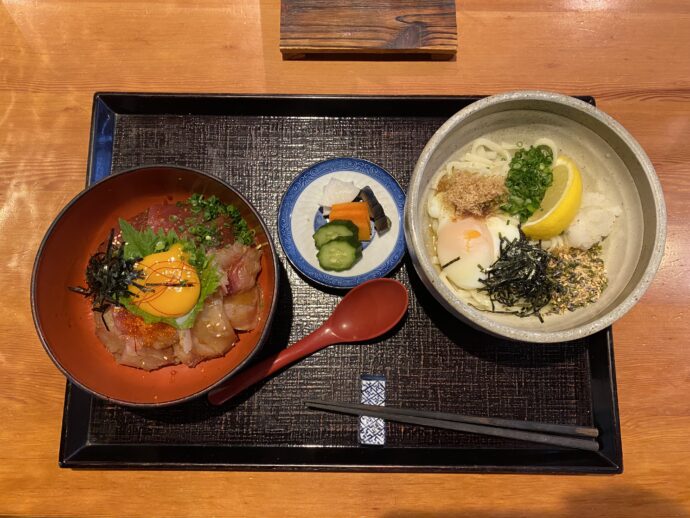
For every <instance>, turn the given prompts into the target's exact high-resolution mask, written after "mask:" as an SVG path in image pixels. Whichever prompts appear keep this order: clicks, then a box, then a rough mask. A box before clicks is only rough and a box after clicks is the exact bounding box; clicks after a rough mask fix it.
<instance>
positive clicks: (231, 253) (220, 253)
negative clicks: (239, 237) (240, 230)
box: [213, 243, 261, 295]
mask: <svg viewBox="0 0 690 518" xmlns="http://www.w3.org/2000/svg"><path fill="white" fill-rule="evenodd" d="M213 253H214V256H215V261H216V264H217V265H218V267H219V268H220V269H221V270H222V271H225V272H226V273H227V283H225V286H226V291H227V293H228V294H230V295H233V294H235V293H241V292H243V291H248V290H250V289H252V288H253V287H254V286H255V285H256V278H257V276H258V275H259V272H260V271H261V250H259V249H257V248H251V247H248V246H246V245H242V244H240V243H234V244H232V245H230V246H228V247H225V248H222V249H218V250H214V251H213ZM222 284H223V283H222Z"/></svg>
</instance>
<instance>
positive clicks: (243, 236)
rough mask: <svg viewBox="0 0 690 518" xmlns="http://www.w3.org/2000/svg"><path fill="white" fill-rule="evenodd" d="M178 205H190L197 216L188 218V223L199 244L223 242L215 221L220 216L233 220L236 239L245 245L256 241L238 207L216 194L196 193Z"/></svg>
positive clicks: (190, 208)
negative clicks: (206, 195)
mask: <svg viewBox="0 0 690 518" xmlns="http://www.w3.org/2000/svg"><path fill="white" fill-rule="evenodd" d="M178 205H179V206H181V207H184V206H188V207H189V210H190V211H191V212H192V214H193V215H194V216H196V218H187V221H186V223H187V225H188V226H189V228H188V231H189V232H190V234H192V236H194V238H195V239H196V241H197V243H199V244H202V245H205V246H208V247H209V248H212V247H215V246H219V245H220V244H221V242H220V240H221V234H220V230H219V229H218V227H217V225H216V223H215V222H214V220H215V219H217V218H219V217H220V216H225V217H227V218H228V219H229V220H230V221H231V222H232V227H233V232H234V235H235V240H236V241H238V242H240V243H242V244H243V245H251V244H252V243H253V242H254V231H253V230H250V228H249V225H248V224H247V221H246V220H245V219H244V218H243V217H242V214H241V213H240V211H239V210H238V209H237V207H235V206H234V205H230V204H225V203H223V202H222V201H221V200H220V199H219V198H218V197H217V196H215V195H212V196H209V197H208V198H206V197H204V195H203V194H198V193H195V194H192V195H191V196H190V197H189V199H188V200H187V201H186V202H180V203H178ZM211 222H214V223H211ZM225 226H226V227H228V226H230V225H227V224H226V225H225Z"/></svg>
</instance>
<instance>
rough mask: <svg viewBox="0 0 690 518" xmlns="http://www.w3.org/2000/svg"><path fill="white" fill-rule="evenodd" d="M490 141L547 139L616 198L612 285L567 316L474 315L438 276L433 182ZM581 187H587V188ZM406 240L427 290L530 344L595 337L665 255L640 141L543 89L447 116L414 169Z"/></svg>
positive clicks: (490, 328)
mask: <svg viewBox="0 0 690 518" xmlns="http://www.w3.org/2000/svg"><path fill="white" fill-rule="evenodd" d="M485 135H493V136H496V137H501V138H510V136H511V135H534V136H543V137H549V138H552V139H553V140H555V141H556V142H557V143H558V144H559V145H560V147H561V148H562V149H563V150H564V151H566V152H567V153H568V154H570V155H571V156H572V157H573V158H574V159H575V160H576V162H577V163H578V164H579V165H580V167H581V169H582V170H583V176H585V177H587V178H589V179H590V181H591V182H603V184H599V185H605V186H606V185H608V186H611V188H613V189H615V190H616V192H617V193H618V194H619V197H620V200H619V201H620V205H621V208H622V215H621V216H620V217H619V218H618V220H617V221H616V226H615V227H614V231H613V232H612V233H611V235H610V236H609V237H608V238H607V240H606V241H608V242H606V241H605V243H604V260H605V261H606V266H607V271H608V277H609V284H608V287H607V288H606V290H605V291H604V293H603V295H602V297H601V298H600V299H599V300H598V301H597V302H596V303H594V304H591V305H589V306H586V307H584V308H580V309H578V310H576V311H573V312H566V313H565V314H564V315H549V316H547V318H546V319H545V321H544V323H541V322H540V321H539V320H538V319H537V318H535V317H529V318H519V317H517V316H514V315H504V314H496V313H491V312H486V311H481V310H478V309H476V308H474V307H473V306H471V305H470V304H468V303H466V302H463V301H462V300H460V298H459V297H458V295H457V293H456V292H455V291H454V290H453V289H452V288H451V287H449V286H448V285H447V284H446V283H445V282H443V280H442V279H441V278H440V276H439V268H438V266H436V265H435V264H434V262H433V260H432V257H433V255H434V249H433V242H432V232H431V229H430V223H431V222H430V219H429V217H428V214H427V210H426V203H427V199H428V196H429V191H430V187H431V182H432V178H433V177H434V176H435V175H436V174H437V172H438V171H439V170H440V168H441V167H442V166H443V165H444V164H445V163H446V162H447V161H448V160H449V158H450V157H451V156H452V155H453V154H454V153H458V151H459V150H461V149H462V148H463V147H465V146H466V145H467V144H468V143H470V142H471V141H473V140H474V139H476V138H478V137H481V136H485ZM585 189H587V185H585ZM404 227H405V238H406V241H407V245H408V249H409V251H410V254H411V256H412V262H413V264H414V267H415V269H416V271H417V273H418V274H419V276H420V278H421V280H422V281H423V283H424V284H425V285H426V287H427V288H428V289H429V290H430V291H431V293H432V294H433V295H434V296H435V297H436V298H437V299H438V300H439V302H441V303H442V304H443V305H444V306H445V307H446V308H447V309H448V310H449V311H450V312H451V313H452V314H453V315H455V316H456V317H457V318H458V319H459V320H461V321H463V322H465V323H468V324H470V325H472V326H474V327H476V328H479V329H481V330H484V331H486V332H488V333H491V334H493V335H497V336H501V337H506V338H510V339H514V340H521V341H529V342H562V341H567V340H574V339H578V338H582V337H585V336H587V335H590V334H593V333H595V332H597V331H599V330H600V329H603V328H605V327H607V326H609V325H611V324H612V323H613V322H615V321H616V320H618V319H619V318H620V317H622V316H623V315H624V314H625V313H626V312H627V311H629V310H630V308H631V307H632V306H633V305H634V304H635V303H636V302H637V301H638V300H639V299H640V297H641V296H642V295H643V294H644V292H645V290H646V289H647V288H648V287H649V285H650V283H651V282H652V278H653V277H654V275H655V273H656V271H657V269H658V267H659V264H660V262H661V258H662V256H663V251H664V243H665V238H666V209H665V205H664V198H663V193H662V190H661V186H660V184H659V180H658V178H657V175H656V173H655V171H654V167H653V166H652V163H651V162H650V160H649V158H648V157H647V155H646V154H645V152H644V151H643V150H642V148H641V147H640V145H639V144H638V143H637V141H636V140H635V139H634V138H633V137H632V136H631V135H630V133H628V132H627V131H626V130H625V129H624V128H623V127H622V126H621V125H620V124H619V123H618V122H616V121H615V120H614V119H613V118H611V117H610V116H608V115H606V114H605V113H603V112H602V111H600V110H598V109H597V108H595V107H594V106H592V105H590V104H588V103H586V102H584V101H581V100H578V99H575V98H572V97H568V96H565V95H560V94H556V93H549V92H532V91H523V92H511V93H505V94H501V95H495V96H492V97H487V98H485V99H482V100H480V101H478V102H476V103H473V104H471V105H470V106H468V107H467V108H465V109H463V110H461V111H460V112H458V113H456V114H455V115H454V116H452V117H451V118H450V119H449V120H448V121H447V122H446V123H445V124H443V126H441V128H440V129H439V130H438V131H437V132H436V133H435V134H434V135H433V136H432V138H431V139H430V140H429V142H428V143H427V145H426V147H425V148H424V150H423V151H422V153H421V155H420V157H419V160H418V162H417V164H416V166H415V169H414V172H413V175H412V179H411V181H410V184H409V189H408V192H407V201H406V205H405V221H404Z"/></svg>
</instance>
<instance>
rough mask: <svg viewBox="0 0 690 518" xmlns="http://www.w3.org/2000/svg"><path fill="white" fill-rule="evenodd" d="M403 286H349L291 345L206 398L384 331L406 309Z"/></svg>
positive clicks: (218, 399)
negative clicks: (328, 313)
mask: <svg viewBox="0 0 690 518" xmlns="http://www.w3.org/2000/svg"><path fill="white" fill-rule="evenodd" d="M408 302H409V297H408V294H407V289H406V288H405V286H403V285H402V284H401V283H400V282H398V281H396V280H394V279H372V280H370V281H367V282H364V283H362V284H360V285H359V286H357V287H356V288H353V289H352V290H351V291H350V292H348V294H347V295H345V297H343V299H342V300H341V301H340V303H339V304H338V305H337V306H336V308H335V309H334V310H333V313H331V316H330V317H328V319H327V320H326V321H325V322H324V323H323V324H322V325H321V326H320V327H319V328H317V329H316V330H315V331H313V332H312V333H311V334H309V335H307V336H305V337H304V338H302V339H301V340H300V341H298V342H297V343H295V344H294V345H292V346H290V347H288V348H287V349H284V350H283V351H281V352H279V353H278V354H275V355H273V356H270V357H268V358H266V359H265V360H262V361H261V362H259V363H257V364H255V365H252V366H251V367H249V368H248V369H245V370H244V371H242V372H240V373H239V374H238V375H237V376H233V377H232V378H231V379H230V380H229V381H228V382H227V383H225V384H223V385H221V386H219V387H217V388H215V389H213V390H212V391H210V392H209V394H208V400H209V402H210V403H211V404H213V405H222V404H223V403H225V402H226V401H228V400H229V399H232V398H233V397H235V396H236V395H238V394H239V393H241V392H243V391H244V390H246V389H247V388H249V387H251V386H252V385H254V384H255V383H257V382H259V381H261V380H262V379H264V378H266V377H268V376H270V375H271V374H273V373H275V372H277V371H279V370H281V369H283V368H284V367H287V366H288V365H291V364H292V363H295V362H296V361H298V360H301V359H303V358H306V357H307V356H310V355H312V354H314V353H315V352H317V351H320V350H321V349H324V348H325V347H328V346H329V345H333V344H337V343H352V342H364V341H367V340H372V339H374V338H376V337H379V336H381V335H384V334H386V333H387V332H388V331H390V330H391V329H393V327H395V325H396V324H397V323H398V322H400V320H401V319H402V317H403V316H404V315H405V312H406V311H407V305H408Z"/></svg>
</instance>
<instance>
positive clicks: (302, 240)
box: [278, 158, 405, 289]
mask: <svg viewBox="0 0 690 518" xmlns="http://www.w3.org/2000/svg"><path fill="white" fill-rule="evenodd" d="M332 177H336V178H338V179H339V180H342V181H345V182H354V184H355V186H357V187H359V188H360V189H362V188H363V187H366V186H367V185H368V186H369V187H371V190H372V191H374V195H375V196H376V198H377V199H378V201H379V203H380V204H381V206H382V207H383V210H384V212H385V213H386V216H388V217H389V218H390V220H391V228H390V230H388V232H385V233H384V234H383V235H378V234H377V233H376V231H375V230H374V229H373V226H372V238H371V240H370V241H365V242H364V243H362V250H363V251H362V258H361V259H360V260H359V261H358V262H357V263H356V264H355V265H354V266H353V267H352V268H351V269H349V270H347V271H344V272H329V271H326V270H323V269H322V268H321V267H320V266H319V261H318V259H317V258H316V252H317V249H316V246H315V245H314V238H313V235H314V232H316V230H317V229H318V228H319V227H320V226H321V225H323V224H324V223H326V220H325V219H324V218H323V215H322V214H321V211H320V210H319V209H320V207H321V205H320V202H321V199H322V197H323V188H324V186H325V185H326V184H327V183H328V182H329V181H330V179H331V178H332ZM404 206H405V193H404V192H403V190H402V189H401V188H400V185H398V182H396V181H395V179H394V178H393V177H392V176H391V175H390V174H389V173H388V172H387V171H385V170H384V169H382V168H381V167H379V166H377V165H376V164H374V163H372V162H369V161H367V160H362V159H360V158H334V159H332V160H326V161H324V162H319V163H317V164H314V165H312V166H311V167H309V168H308V169H306V170H305V171H303V172H302V173H300V174H299V176H297V178H295V180H294V181H293V182H292V184H290V187H288V190H287V192H286V193H285V194H284V195H283V199H282V200H281V202H280V208H279V209H278V238H279V239H280V244H281V246H282V247H283V250H284V251H285V255H287V258H288V260H289V261H290V263H292V266H294V267H295V269H296V270H297V271H299V272H300V273H302V274H303V275H304V276H305V277H307V278H309V279H311V280H312V281H314V282H316V283H318V284H321V285H323V286H327V287H329V288H343V289H348V288H354V287H355V286H357V285H359V284H361V283H363V282H364V281H368V280H370V279H376V278H378V277H384V276H386V275H387V274H388V273H390V272H391V270H393V268H395V267H396V266H397V265H398V263H400V261H401V260H402V258H403V256H404V255H405V237H404V234H403V229H402V217H403V208H404Z"/></svg>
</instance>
